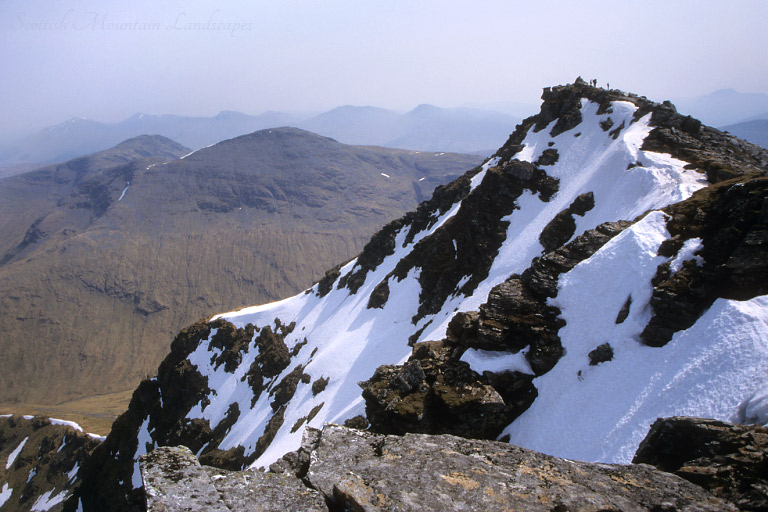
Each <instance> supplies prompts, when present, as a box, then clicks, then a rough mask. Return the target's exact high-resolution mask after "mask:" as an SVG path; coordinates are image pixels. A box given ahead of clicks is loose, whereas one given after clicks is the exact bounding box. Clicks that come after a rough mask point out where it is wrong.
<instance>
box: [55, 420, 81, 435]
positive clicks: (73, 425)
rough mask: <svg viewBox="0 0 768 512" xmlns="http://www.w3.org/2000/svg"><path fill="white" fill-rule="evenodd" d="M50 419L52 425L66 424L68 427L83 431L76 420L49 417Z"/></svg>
mask: <svg viewBox="0 0 768 512" xmlns="http://www.w3.org/2000/svg"><path fill="white" fill-rule="evenodd" d="M48 421H50V422H51V424H52V425H66V426H68V427H72V428H73V429H75V430H77V431H78V432H82V431H83V428H82V427H81V426H80V425H78V424H77V423H75V422H74V421H67V420H60V419H57V418H48Z"/></svg>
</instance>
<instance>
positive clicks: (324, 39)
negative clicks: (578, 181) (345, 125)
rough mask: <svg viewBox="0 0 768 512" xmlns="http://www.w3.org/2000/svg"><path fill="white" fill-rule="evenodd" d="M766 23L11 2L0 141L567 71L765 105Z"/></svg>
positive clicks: (581, 6) (687, 8) (427, 92)
mask: <svg viewBox="0 0 768 512" xmlns="http://www.w3.org/2000/svg"><path fill="white" fill-rule="evenodd" d="M766 19H768V2H763V1H757V0H751V1H736V2H732V3H730V4H727V5H726V4H724V3H722V2H717V3H716V2H711V1H706V2H701V1H698V2H694V1H691V0H685V1H678V2H662V1H660V0H651V1H647V2H642V3H641V2H636V1H628V2H609V1H605V0H600V1H591V2H586V3H573V2H564V1H560V0H557V1H552V2H548V3H547V4H546V5H544V6H542V5H541V4H538V5H531V4H529V3H523V2H518V1H507V2H502V1H495V0H494V1H487V2H483V3H481V4H480V5H473V6H471V7H469V6H468V4H465V3H463V2H458V1H443V2H440V3H438V2H434V1H422V2H413V1H410V2H406V1H402V0H391V1H389V2H387V3H376V4H364V3H361V2H353V1H351V0H344V1H341V0H333V1H328V2H323V3H311V4H309V3H306V2H299V1H295V0H294V1H287V2H280V3H277V2H249V3H246V2H243V1H228V2H221V3H219V4H218V5H211V4H207V3H205V2H200V1H197V2H180V1H176V0H173V1H169V2H163V3H162V5H160V4H156V3H155V2H149V1H148V0H140V1H137V2H135V3H133V4H131V5H122V4H121V3H119V2H117V1H114V0H109V1H99V2H96V1H94V0H67V1H65V2H57V3H56V4H55V5H48V4H47V3H46V2H43V1H41V0H33V1H25V2H21V1H16V0H12V1H6V2H3V4H1V5H0V43H1V44H0V66H2V69H3V70H5V72H4V77H3V79H2V80H0V112H2V117H3V123H2V124H0V137H7V136H9V135H10V134H15V133H22V132H30V131H34V130H38V129H41V128H43V127H45V126H50V125H54V124H58V123H60V122H62V121H64V120H67V119H70V118H73V117H84V118H88V119H93V120H96V121H100V122H108V123H113V122H119V121H122V120H124V119H126V118H128V117H130V116H131V115H133V114H136V113H139V112H141V113H145V114H177V115H189V116H213V115H216V114H217V113H218V112H220V111H222V110H235V111H239V112H244V113H247V114H252V115H258V114H260V113H263V112H265V111H270V110H272V111H281V112H289V113H311V112H315V113H316V112H322V111H326V110H329V109H331V108H334V107H337V106H340V105H371V106H377V107H382V108H387V109H391V110H395V111H400V112H403V111H408V110H410V109H412V108H414V107H415V106H417V105H419V104H422V103H429V104H434V105H438V106H441V107H447V108H450V107H460V106H472V107H478V108H489V109H491V108H493V107H491V106H492V105H496V108H495V109H497V110H499V109H498V108H497V107H498V105H500V104H507V103H524V104H531V105H537V104H538V102H539V97H540V95H541V89H542V88H543V87H547V86H551V85H557V84H564V83H569V82H572V81H573V80H574V79H575V78H576V77H577V76H579V75H580V76H582V77H583V78H584V79H587V80H589V79H593V78H596V79H597V80H598V83H599V84H600V85H603V86H605V85H606V84H608V83H610V85H611V86H612V87H615V88H620V89H624V90H628V91H632V92H637V93H639V94H644V95H646V96H648V97H649V98H652V99H656V100H662V99H669V98H672V99H674V98H682V97H693V96H697V95H703V94H708V93H711V92H713V91H716V90H719V89H725V88H733V89H736V90H737V91H739V92H744V93H749V92H759V93H766V92H768V69H766V67H765V66H763V65H761V63H765V62H768V34H766V31H765V30H764V22H765V20H766ZM502 110H503V109H502ZM532 113H533V112H532Z"/></svg>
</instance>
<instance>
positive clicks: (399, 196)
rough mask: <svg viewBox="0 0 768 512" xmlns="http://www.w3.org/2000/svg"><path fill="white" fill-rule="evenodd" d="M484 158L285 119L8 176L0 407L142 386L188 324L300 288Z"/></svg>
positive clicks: (0, 209) (2, 186)
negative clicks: (223, 136) (323, 132)
mask: <svg viewBox="0 0 768 512" xmlns="http://www.w3.org/2000/svg"><path fill="white" fill-rule="evenodd" d="M179 157H183V158H179ZM481 160H482V159H481V158H480V157H478V156H472V155H459V154H452V153H427V152H417V151H408V150H396V149H386V148H374V147H358V146H349V145H345V144H341V143H339V142H336V141H334V140H332V139H329V138H326V137H322V136H319V135H315V134H313V133H310V132H307V131H304V130H300V129H297V128H281V129H270V130H262V131H258V132H255V133H252V134H249V135H244V136H241V137H237V138H234V139H229V140H226V141H224V142H221V143H218V144H215V145H213V146H211V147H208V148H205V149H201V150H199V151H196V152H190V149H188V148H186V147H184V146H181V145H180V144H178V143H176V142H174V141H172V140H170V139H167V138H165V137H162V136H141V137H138V138H134V139H131V140H128V141H125V142H123V143H121V144H119V145H118V146H116V147H114V148H112V149H110V150H107V151H103V152H99V153H95V154H92V155H89V156H86V157H80V158H77V159H74V160H70V161H68V162H66V163H63V164H57V165H52V166H49V167H45V168H42V169H38V170H35V171H31V172H27V173H24V174H21V175H18V176H13V177H10V178H5V179H3V180H0V289H1V290H2V291H3V293H2V294H0V332H2V354H0V404H1V405H0V408H4V409H6V410H8V411H9V412H11V411H19V410H21V411H24V412H27V411H30V409H29V408H26V406H25V404H55V403H60V402H63V401H65V400H71V399H75V398H78V397H83V396H93V395H97V394H99V395H102V394H106V393H114V392H119V391H121V390H127V389H130V388H132V387H134V386H135V385H136V384H137V383H138V382H139V380H140V379H141V378H143V377H144V376H146V375H148V374H150V373H153V372H154V370H155V368H156V367H157V364H158V363H159V361H160V360H161V358H162V357H163V355H165V354H166V353H167V350H168V345H167V344H168V340H170V338H171V337H172V335H173V334H174V333H175V332H177V331H178V330H179V329H180V328H181V327H183V326H185V325H187V324H189V323H191V322H194V321H196V320H198V319H200V318H202V317H204V316H207V315H210V314H213V313H215V312H217V311H225V310H228V309H232V308H238V307H241V306H244V305H248V304H252V303H254V302H267V301H271V300H276V299H279V298H281V297H284V296H288V295H292V294H294V293H297V292H299V291H301V290H302V289H304V288H306V287H307V286H309V285H310V284H311V283H312V282H313V281H314V280H317V279H319V278H320V277H322V275H323V272H324V271H325V270H326V269H327V268H328V267H330V266H331V265H333V264H335V263H337V262H339V261H344V260H347V259H349V258H351V257H353V256H354V255H355V254H356V253H357V252H358V251H360V250H361V249H362V247H363V244H364V243H365V241H366V240H367V239H368V238H369V237H370V236H371V234H373V232H374V231H375V230H376V229H377V228H378V227H379V226H381V225H382V224H384V223H386V222H388V221H390V220H392V219H394V218H396V217H398V216H400V215H402V214H404V213H405V212H406V211H408V210H410V209H413V208H415V207H416V205H417V204H418V203H419V202H421V201H422V200H425V199H428V198H429V197H430V196H431V194H432V190H433V189H434V188H435V186H437V185H439V184H442V183H446V182H449V181H451V180H452V179H454V178H455V177H456V176H458V175H460V174H462V173H463V172H464V171H466V170H467V169H470V168H473V167H474V166H476V165H477V164H478V163H480V162H481ZM35 410H37V409H35ZM78 419H80V420H83V421H84V422H85V424H86V425H87V424H88V422H87V421H86V420H85V419H84V418H78Z"/></svg>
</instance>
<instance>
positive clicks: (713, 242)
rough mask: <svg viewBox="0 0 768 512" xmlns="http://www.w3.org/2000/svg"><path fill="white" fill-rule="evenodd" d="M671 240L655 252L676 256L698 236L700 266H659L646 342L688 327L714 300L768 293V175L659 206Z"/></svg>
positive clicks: (663, 340)
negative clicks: (678, 268) (666, 206)
mask: <svg viewBox="0 0 768 512" xmlns="http://www.w3.org/2000/svg"><path fill="white" fill-rule="evenodd" d="M664 211H665V212H666V213H668V214H669V215H670V216H671V217H670V219H669V220H668V221H667V229H668V230H669V232H670V234H672V238H671V239H669V240H668V241H667V242H665V243H664V244H662V246H661V247H660V249H659V253H660V254H661V255H665V256H672V255H675V254H677V252H678V251H679V249H680V248H681V247H682V245H683V243H684V242H685V241H686V240H689V239H692V238H701V240H702V244H703V248H702V249H701V250H700V251H699V254H698V255H699V256H701V257H702V258H703V260H704V263H703V264H702V265H697V264H695V263H694V262H687V263H685V264H684V265H683V267H682V268H681V269H680V270H679V271H677V272H675V273H672V272H671V271H670V269H669V265H661V266H660V267H659V269H658V270H657V272H656V276H655V278H654V282H653V285H654V288H653V296H652V298H651V307H652V310H653V317H652V318H651V321H650V322H649V324H648V326H647V327H646V328H645V330H644V331H643V333H642V339H643V341H644V342H645V343H646V344H648V345H651V346H662V345H664V344H666V343H667V342H668V341H669V340H670V339H671V338H672V335H673V334H674V333H675V332H677V331H679V330H682V329H687V328H689V327H690V326H691V325H693V324H694V322H696V320H697V319H698V318H699V317H700V316H701V314H702V313H703V312H704V311H706V309H707V308H709V306H711V305H712V303H713V302H714V301H715V299H717V298H726V299H735V300H747V299H751V298H753V297H756V296H759V295H764V294H766V293H768V178H764V177H753V178H749V177H745V178H741V179H738V180H732V181H726V182H722V183H719V184H717V185H713V186H711V187H708V188H706V189H702V190H700V191H699V192H697V193H695V194H694V195H693V196H692V197H691V198H689V199H687V200H686V201H683V202H681V203H678V204H675V205H672V206H670V207H668V208H666V209H665V210H664Z"/></svg>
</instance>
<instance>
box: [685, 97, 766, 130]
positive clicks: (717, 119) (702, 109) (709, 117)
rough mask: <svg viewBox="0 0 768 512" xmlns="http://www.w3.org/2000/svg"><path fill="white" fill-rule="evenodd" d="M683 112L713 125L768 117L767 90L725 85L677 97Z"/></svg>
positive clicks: (724, 124)
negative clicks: (725, 86) (758, 90)
mask: <svg viewBox="0 0 768 512" xmlns="http://www.w3.org/2000/svg"><path fill="white" fill-rule="evenodd" d="M674 103H675V106H676V107H677V110H678V112H680V113H681V114H687V115H691V116H693V117H695V118H697V119H699V120H700V121H702V122H703V123H705V124H708V125H710V126H726V125H732V124H736V123H740V122H743V121H750V120H754V119H768V94H763V93H743V92H738V91H734V90H733V89H722V90H719V91H715V92H713V93H711V94H706V95H704V96H696V97H692V98H678V99H674Z"/></svg>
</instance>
